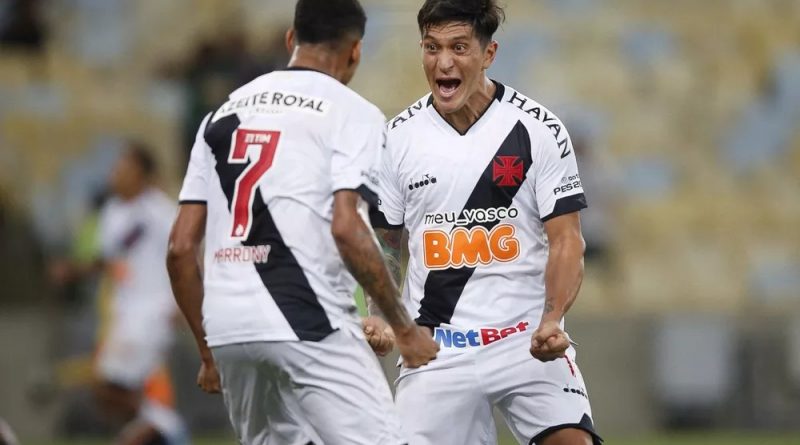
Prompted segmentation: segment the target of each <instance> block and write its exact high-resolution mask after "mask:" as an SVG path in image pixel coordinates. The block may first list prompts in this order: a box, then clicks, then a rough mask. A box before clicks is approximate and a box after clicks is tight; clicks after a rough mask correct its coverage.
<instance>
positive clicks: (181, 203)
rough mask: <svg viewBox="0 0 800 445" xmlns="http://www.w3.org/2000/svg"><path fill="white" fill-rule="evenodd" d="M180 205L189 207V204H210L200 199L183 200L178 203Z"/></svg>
mask: <svg viewBox="0 0 800 445" xmlns="http://www.w3.org/2000/svg"><path fill="white" fill-rule="evenodd" d="M178 204H180V205H188V204H197V205H207V204H208V203H207V202H206V201H203V200H199V199H183V200H180V201H178Z"/></svg>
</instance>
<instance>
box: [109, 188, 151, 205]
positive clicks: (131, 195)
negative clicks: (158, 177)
mask: <svg viewBox="0 0 800 445" xmlns="http://www.w3.org/2000/svg"><path fill="white" fill-rule="evenodd" d="M149 188H150V185H149V184H143V185H141V186H137V187H136V188H135V189H131V190H128V191H126V192H125V193H117V196H119V199H121V200H123V201H125V202H130V201H135V200H136V199H137V198H139V197H140V196H142V195H143V194H145V192H147V190H148V189H149Z"/></svg>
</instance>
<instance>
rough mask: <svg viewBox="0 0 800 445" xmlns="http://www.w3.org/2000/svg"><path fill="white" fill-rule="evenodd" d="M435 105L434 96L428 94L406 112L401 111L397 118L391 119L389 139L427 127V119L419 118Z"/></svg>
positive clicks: (388, 123) (407, 108)
mask: <svg viewBox="0 0 800 445" xmlns="http://www.w3.org/2000/svg"><path fill="white" fill-rule="evenodd" d="M432 105H433V96H432V95H431V93H428V94H426V95H424V96H422V97H421V98H420V99H419V100H417V101H416V102H414V103H412V104H411V105H409V106H408V107H406V109H405V110H403V111H401V112H400V114H398V115H397V116H395V117H393V118H391V119H389V121H388V122H387V123H386V126H387V128H388V131H389V137H392V136H395V137H396V136H402V135H405V134H408V133H411V132H413V131H414V130H412V129H417V130H418V129H419V128H420V126H422V125H425V123H426V121H425V119H421V118H419V117H418V116H419V115H420V114H422V112H423V111H424V110H425V109H426V108H427V107H429V106H432Z"/></svg>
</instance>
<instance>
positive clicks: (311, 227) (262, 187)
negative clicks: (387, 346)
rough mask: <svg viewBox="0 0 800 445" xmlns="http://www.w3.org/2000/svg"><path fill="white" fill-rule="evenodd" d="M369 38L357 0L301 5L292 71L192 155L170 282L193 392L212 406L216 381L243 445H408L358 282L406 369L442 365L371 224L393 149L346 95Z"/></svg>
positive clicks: (243, 94)
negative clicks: (190, 337) (369, 337)
mask: <svg viewBox="0 0 800 445" xmlns="http://www.w3.org/2000/svg"><path fill="white" fill-rule="evenodd" d="M365 22H366V17H365V15H364V11H363V9H362V8H361V6H360V5H359V3H358V1H357V0H300V1H299V2H298V3H297V7H296V11H295V20H294V25H293V28H292V29H291V30H290V31H289V32H288V33H287V46H288V47H289V49H290V50H291V51H292V58H291V61H290V63H289V68H287V69H286V70H283V71H276V72H273V73H270V74H267V75H264V76H261V77H259V78H257V79H255V80H254V81H252V82H250V83H248V84H247V85H244V86H242V87H241V88H239V89H238V90H236V91H234V92H233V93H231V95H230V96H229V100H228V101H227V102H226V103H224V104H222V105H221V106H220V107H219V108H218V109H217V110H216V111H213V112H212V113H210V114H209V115H208V116H207V117H206V118H205V119H204V120H203V122H202V124H201V125H200V129H199V131H198V134H197V140H196V142H195V145H194V147H193V149H192V155H191V160H190V163H189V168H188V171H187V174H186V178H185V180H184V185H183V189H182V191H181V195H180V199H181V206H180V210H179V214H178V217H177V220H176V222H175V224H174V227H173V232H172V235H171V240H170V241H171V242H170V253H169V258H168V268H169V271H170V277H171V279H172V286H173V289H174V293H175V296H176V298H177V300H178V303H179V306H180V307H181V310H182V311H183V313H184V315H185V316H186V318H187V320H188V321H189V324H190V326H191V328H192V331H193V333H194V335H195V338H196V341H197V344H198V347H199V349H200V353H201V357H202V366H201V370H200V374H199V376H198V384H199V385H201V386H202V387H203V388H204V389H206V390H208V391H215V390H217V389H218V388H219V386H220V377H221V389H222V392H223V396H224V400H225V404H226V407H227V409H228V413H229V416H230V419H231V423H232V424H233V427H234V429H235V431H236V433H237V435H238V437H239V440H240V442H241V443H243V444H247V445H251V444H258V445H262V444H263V445H272V444H276V445H278V444H280V445H286V444H288V445H304V444H307V443H314V444H317V445H319V444H325V445H337V444H341V445H353V444H363V445H375V444H387V445H396V444H404V443H407V440H405V438H403V437H402V434H401V432H400V426H399V421H398V419H397V415H396V414H395V411H394V407H393V405H392V401H391V393H390V391H389V387H388V385H387V383H386V380H385V378H384V376H383V373H382V371H381V368H380V366H379V364H378V362H377V359H376V357H375V355H374V354H373V352H372V351H371V350H370V347H369V345H368V344H367V342H366V341H365V339H364V333H363V332H362V331H361V325H360V322H359V319H358V316H357V311H356V308H355V305H354V301H353V293H354V291H355V287H356V280H358V281H359V282H360V283H361V284H362V285H363V286H364V288H365V289H367V290H368V291H369V292H370V294H371V295H373V297H376V298H375V299H376V301H377V303H378V304H379V305H380V307H381V309H382V310H383V311H384V314H386V315H387V317H386V320H387V321H388V322H389V324H390V326H391V327H392V329H393V330H394V332H395V335H396V339H397V342H398V344H399V346H400V351H401V353H402V355H403V358H404V360H405V363H406V365H407V366H408V367H411V368H415V367H418V366H420V365H423V364H425V363H427V362H428V361H429V360H431V359H432V358H434V357H435V355H436V351H437V349H438V347H437V345H436V344H435V342H434V341H433V340H432V339H431V338H430V336H429V335H427V332H426V331H425V330H424V329H423V328H420V327H418V326H417V325H415V324H414V323H413V321H412V320H411V318H410V317H409V315H408V313H407V312H406V310H405V309H404V308H403V306H402V304H401V303H400V298H399V291H398V289H397V286H396V285H395V283H394V281H393V280H392V278H391V275H390V273H389V271H388V270H387V268H386V265H385V263H384V262H383V258H382V256H381V252H380V248H379V246H378V244H377V242H376V240H375V237H374V235H373V233H372V231H371V229H370V228H369V227H368V225H367V223H366V222H365V220H366V219H367V216H366V214H367V205H368V204H369V203H371V204H376V203H377V198H376V194H375V192H376V184H375V182H376V180H377V179H376V175H377V172H376V171H375V168H376V167H377V164H378V162H379V159H380V156H381V152H382V151H383V148H382V147H383V144H384V141H385V126H384V117H383V115H382V114H381V113H380V111H379V110H378V109H377V108H376V107H375V106H373V105H372V104H370V103H369V102H367V101H366V100H365V99H363V98H362V97H360V96H358V95H357V94H356V93H354V92H353V91H352V90H350V89H348V88H347V87H346V86H345V84H347V83H348V82H349V81H350V79H351V78H352V77H353V74H354V73H355V70H356V68H357V66H358V63H359V59H360V55H361V39H362V37H363V34H364V28H365ZM204 237H205V254H204V274H202V279H201V273H200V266H199V264H198V261H197V253H198V251H199V249H200V244H201V242H202V240H203V238H204ZM348 270H349V273H348ZM201 307H202V311H201ZM201 312H202V313H201ZM217 369H218V370H219V375H218V374H217Z"/></svg>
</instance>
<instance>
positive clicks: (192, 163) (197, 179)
mask: <svg viewBox="0 0 800 445" xmlns="http://www.w3.org/2000/svg"><path fill="white" fill-rule="evenodd" d="M210 117H211V115H210V114H209V115H208V116H206V118H205V119H203V122H202V123H201V124H200V128H199V129H198V130H197V136H196V137H195V141H194V146H192V154H191V156H190V158H189V167H188V168H187V170H186V176H185V177H184V178H183V187H182V188H181V193H180V195H179V200H180V203H181V204H205V203H206V201H207V200H208V180H209V176H210V175H209V169H210V168H211V160H210V159H209V158H210V156H211V148H210V147H209V146H208V144H207V143H206V140H205V137H204V135H203V134H204V132H205V128H206V125H207V123H208V120H209V118H210Z"/></svg>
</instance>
